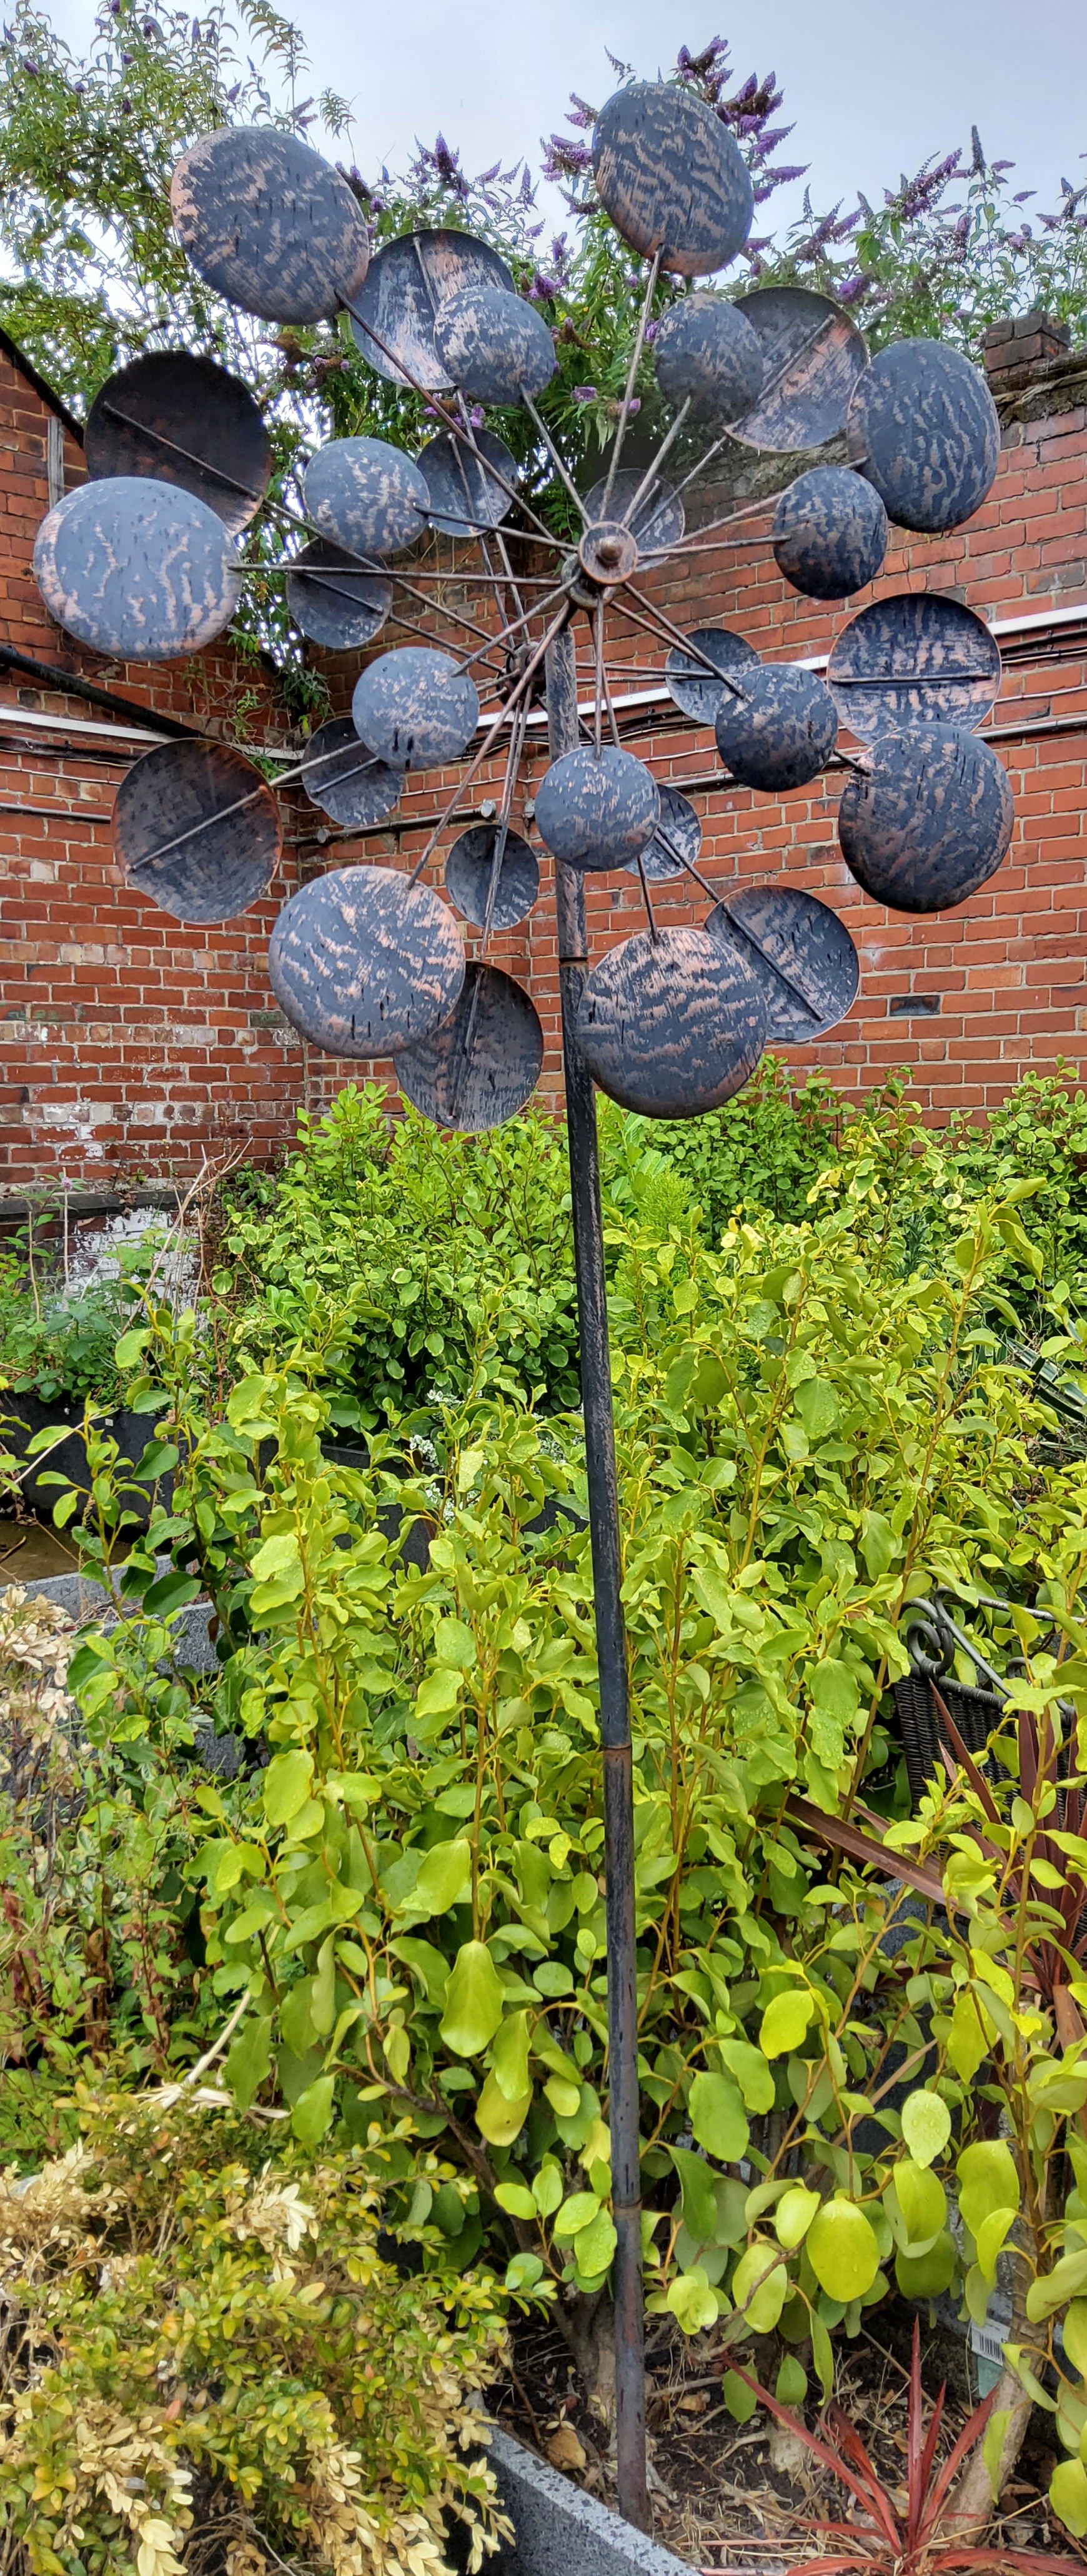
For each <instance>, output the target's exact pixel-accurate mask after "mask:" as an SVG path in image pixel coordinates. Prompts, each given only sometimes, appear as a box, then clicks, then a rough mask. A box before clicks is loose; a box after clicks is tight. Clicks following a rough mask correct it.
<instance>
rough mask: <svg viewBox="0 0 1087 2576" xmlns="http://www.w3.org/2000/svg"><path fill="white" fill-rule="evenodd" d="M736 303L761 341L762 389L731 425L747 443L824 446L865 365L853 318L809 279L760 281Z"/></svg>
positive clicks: (841, 419) (786, 447) (780, 446)
mask: <svg viewBox="0 0 1087 2576" xmlns="http://www.w3.org/2000/svg"><path fill="white" fill-rule="evenodd" d="M737 309H738V311H739V312H741V313H742V314H744V315H745V317H746V319H747V321H748V322H750V324H751V327H752V330H753V331H755V332H757V334H758V337H759V339H760V340H761V342H762V355H763V367H764V375H763V384H762V392H761V394H760V396H759V399H758V401H757V403H756V404H755V406H754V408H753V410H751V411H749V412H748V413H747V414H746V415H745V417H744V419H743V420H737V421H734V422H733V424H732V436H733V438H739V439H741V440H742V441H743V444H744V446H745V447H767V448H772V449H778V450H781V451H788V450H789V449H791V448H801V447H822V446H824V445H825V443H826V441H827V439H828V438H833V437H835V436H836V434H837V432H838V431H839V430H840V429H841V427H842V424H843V422H844V420H845V416H846V410H847V407H848V404H849V399H850V396H851V394H852V391H853V387H854V385H855V384H856V382H857V378H858V376H860V375H861V374H862V372H863V370H864V368H865V367H866V366H867V364H868V351H867V348H866V346H865V343H864V340H863V339H862V337H861V334H860V332H859V331H858V329H857V325H856V323H855V322H851V321H850V318H849V315H848V313H846V312H845V311H844V310H843V307H842V306H841V305H840V304H835V303H834V302H833V300H832V298H831V297H830V296H829V295H814V294H813V293H812V292H811V290H810V289H809V288H808V287H806V286H760V287H756V288H755V290H754V292H753V293H752V294H751V295H741V296H740V298H739V300H738V306H737Z"/></svg>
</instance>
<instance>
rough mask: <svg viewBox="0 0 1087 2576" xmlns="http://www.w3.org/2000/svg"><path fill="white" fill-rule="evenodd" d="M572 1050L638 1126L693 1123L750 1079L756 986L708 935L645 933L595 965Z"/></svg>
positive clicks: (760, 1034)
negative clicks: (634, 1115)
mask: <svg viewBox="0 0 1087 2576" xmlns="http://www.w3.org/2000/svg"><path fill="white" fill-rule="evenodd" d="M577 1042H578V1045H579V1047H580V1048H581V1052H582V1054H583V1056H584V1058H585V1062H586V1064H587V1065H588V1068H589V1071H590V1073H591V1075H592V1077H593V1081H594V1082H595V1083H597V1084H598V1085H599V1088H600V1090H601V1091H606V1092H607V1094H608V1097H609V1099H611V1100H617V1101H618V1102H619V1103H620V1106H621V1107H622V1108H624V1109H633V1110H636V1111H637V1112H638V1114H639V1115H640V1116H641V1117H643V1118H697V1117H700V1116H701V1114H702V1112H703V1111H704V1110H706V1109H719V1108H720V1107H721V1105H722V1102H724V1101H726V1100H731V1098H732V1096H733V1093H734V1092H736V1091H740V1090H742V1088H743V1085H744V1083H745V1082H747V1081H749V1080H750V1077H751V1075H752V1074H753V1072H754V1070H755V1067H756V1065H757V1063H758V1060H759V1057H760V1055H761V1054H762V1050H763V1047H764V1045H765V1043H766V1004H765V1000H764V998H763V993H762V989H761V985H760V982H759V980H758V979H757V978H756V976H755V975H754V974H753V973H752V970H751V968H750V966H749V965H748V964H747V963H746V961H745V959H744V958H743V957H741V956H740V954H739V951H738V949H735V948H730V947H727V946H726V945H725V943H724V941H723V940H720V939H714V938H712V937H711V936H710V934H709V933H708V932H707V931H705V930H662V931H660V932H658V935H657V938H656V939H655V940H654V939H653V938H651V937H650V935H649V933H648V932H647V931H642V932H639V933H638V934H637V935H636V936H635V937H634V938H633V939H626V940H624V941H623V943H622V946H621V947H619V948H613V949H612V950H611V951H610V953H609V954H608V956H606V957H604V958H602V959H601V962H600V964H599V966H594V968H593V971H592V973H591V975H588V976H587V977H586V979H585V983H584V985H583V987H582V994H581V1002H580V1006H579V1009H578V1016H577Z"/></svg>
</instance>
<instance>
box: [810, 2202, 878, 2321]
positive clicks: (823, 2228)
mask: <svg viewBox="0 0 1087 2576" xmlns="http://www.w3.org/2000/svg"><path fill="white" fill-rule="evenodd" d="M805 2242H806V2245H807V2252H808V2260H809V2262H810V2264H811V2267H812V2271H813V2272H814V2274H815V2277H816V2280H817V2281H818V2283H819V2287H820V2289H821V2290H825V2291H826V2292H827V2295H828V2297H829V2298H832V2299H839V2300H841V2301H842V2302H843V2303H844V2304H846V2305H848V2302H849V2301H850V2299H863V2297H864V2294H865V2291H866V2290H870V2289H871V2287H872V2283H873V2281H874V2280H875V2277H876V2274H877V2272H878V2270H879V2245H878V2243H877V2240H876V2234H875V2230H874V2228H872V2227H871V2226H870V2225H869V2222H868V2220H867V2218H866V2217H865V2215H864V2211H863V2209H858V2208H857V2206H856V2203H855V2202H854V2201H851V2200H827V2201H824V2203H823V2207H822V2209H821V2210H820V2211H819V2214H818V2216H817V2217H816V2218H813V2220H812V2223H811V2226H810V2227H809V2229H808V2233H807V2238H806V2240H805Z"/></svg>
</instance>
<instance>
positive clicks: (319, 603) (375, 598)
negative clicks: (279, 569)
mask: <svg viewBox="0 0 1087 2576" xmlns="http://www.w3.org/2000/svg"><path fill="white" fill-rule="evenodd" d="M284 593H285V597H286V602H287V608H288V611H289V613H290V615H291V616H292V617H293V619H294V622H295V625H296V626H297V627H298V628H299V630H300V632H301V633H302V634H303V635H308V637H309V640H310V643H311V644H323V645H324V647H325V650H326V652H329V653H353V652H358V651H359V650H360V649H361V647H362V646H363V645H364V644H372V643H373V640H374V637H375V635H380V633H381V629H382V627H383V626H384V624H385V620H386V618H387V616H388V614H389V610H390V608H391V607H392V604H393V592H392V583H391V582H389V581H385V580H383V579H382V576H381V574H380V573H378V572H364V571H363V570H362V568H361V566H360V565H359V564H358V563H357V562H356V560H355V557H354V556H353V555H351V554H347V553H345V552H344V549H343V547H342V546H337V545H334V544H333V542H332V539H331V537H314V538H312V539H311V541H310V544H309V545H308V546H303V547H302V548H301V550H300V552H299V553H298V554H296V555H292V557H291V560H290V564H289V565H288V568H287V579H286V583H285V585H284Z"/></svg>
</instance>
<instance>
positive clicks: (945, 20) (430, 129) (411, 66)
mask: <svg viewBox="0 0 1087 2576" xmlns="http://www.w3.org/2000/svg"><path fill="white" fill-rule="evenodd" d="M279 4H280V6H281V7H283V8H285V9H286V10H287V11H288V13H289V14H291V15H293V16H294V17H295V18H296V19H297V20H298V21H299V23H300V24H301V26H302V27H303V30H304V32H305V34H306V37H307V40H308V43H309V47H310V52H311V56H312V61H313V67H314V77H315V82H316V85H317V86H318V87H325V86H327V87H329V88H333V89H336V90H338V91H340V92H342V93H343V94H345V95H347V96H348V97H350V98H351V99H352V100H353V103H354V118H355V122H354V129H353V137H352V146H353V152H354V158H355V159H356V161H357V162H358V164H359V167H360V169H362V170H363V172H364V174H365V175H367V176H369V175H371V173H373V172H375V171H376V170H377V168H378V167H379V166H380V164H381V162H382V161H386V162H388V163H389V165H390V167H395V166H396V165H398V164H399V165H401V166H402V165H403V162H404V160H405V158H406V157H407V156H408V154H409V153H410V150H411V146H412V143H413V140H414V138H415V136H416V135H419V136H421V137H422V138H423V139H424V141H427V142H432V141H433V139H434V135H435V132H436V130H437V128H438V127H439V126H440V127H441V128H442V130H443V132H444V133H445V135H446V137H447V139H448V140H449V141H450V142H451V143H453V144H455V145H456V147H457V148H458V149H459V150H460V151H461V152H462V153H463V155H464V159H465V163H466V165H467V166H469V167H472V168H475V169H483V168H486V167H487V165H488V164H489V163H490V162H492V161H494V160H495V159H497V157H498V156H499V154H501V155H503V157H504V158H506V159H507V160H509V161H513V160H515V159H516V158H517V157H518V155H520V154H521V153H527V154H529V155H530V156H533V157H534V156H535V154H536V150H537V143H538V137H539V136H540V134H541V133H545V132H549V131H550V129H551V128H552V127H553V126H555V125H557V124H559V123H560V122H561V119H562V115H563V110H564V108H565V104H566V98H567V93H568V91H569V90H570V89H576V90H578V91H580V93H581V95H582V96H583V97H585V98H588V99H590V100H591V101H592V102H593V103H594V104H597V105H598V104H599V103H600V102H601V100H602V99H603V98H605V97H606V96H607V94H608V90H609V88H611V87H613V86H614V75H612V74H611V73H610V72H609V69H608V65H607V62H606V59H605V53H604V48H605V46H608V47H610V49H611V51H612V53H614V54H617V55H619V56H621V57H623V58H624V59H626V60H628V61H631V62H633V63H634V64H635V65H636V67H637V69H638V70H639V71H640V72H641V73H643V74H645V75H649V76H652V74H653V73H654V72H655V71H656V70H657V69H658V68H660V69H663V70H666V69H667V68H668V67H669V65H670V64H671V63H672V62H673V61H674V60H675V55H676V51H677V48H678V46H679V45H680V44H684V43H686V44H688V45H690V46H691V48H692V50H696V49H697V48H698V47H699V46H701V45H702V44H704V43H705V42H706V40H707V38H708V37H710V36H711V35H714V34H717V33H718V32H720V33H721V34H722V35H725V36H727V37H728V38H729V41H730V44H731V48H732V56H733V61H734V64H735V67H736V70H737V73H738V74H739V75H740V76H741V77H743V76H745V75H746V74H747V73H748V72H749V71H757V72H759V73H760V75H761V74H762V73H764V72H766V71H769V70H774V71H776V72H777V75H778V80H779V83H780V85H781V86H783V88H784V90H785V109H786V112H787V114H788V115H789V116H791V117H792V119H793V120H794V121H795V127H796V131H795V133H794V134H793V135H792V137H791V139H790V141H789V143H788V144H787V145H786V146H785V147H783V150H782V152H781V153H780V154H779V156H778V157H779V158H780V159H784V160H787V161H789V162H790V163H793V162H808V163H810V165H811V173H810V185H811V189H812V194H813V197H814V199H815V201H816V203H817V205H818V206H819V207H820V209H822V208H823V207H824V206H825V205H827V204H829V203H832V202H833V201H834V199H835V198H837V197H840V196H841V197H847V198H849V199H850V200H852V197H853V195H854V193H855V191H856V189H857V188H858V187H860V188H862V189H863V190H864V192H865V194H866V195H872V194H875V193H876V192H878V191H879V190H880V189H881V188H882V187H883V186H884V185H889V184H892V183H893V182H894V180H895V179H896V178H897V176H898V173H899V171H900V170H902V169H907V170H910V171H912V170H913V169H914V168H915V167H916V165H917V164H918V162H919V161H921V160H922V159H923V158H924V156H925V155H926V154H927V153H930V152H939V153H941V154H942V153H944V152H947V151H949V150H951V148H952V147H953V146H954V145H956V144H958V145H966V146H968V143H969V132H970V126H971V124H972V123H976V124H977V126H978V127H979V129H980V132H981V137H982V141H983V143H984V145H985V148H986V151H987V153H988V154H989V156H990V158H997V157H1001V156H1006V157H1008V158H1012V159H1014V160H1015V161H1016V163H1017V178H1016V183H1015V184H1017V185H1019V186H1022V187H1036V188H1038V190H1039V191H1040V196H1039V203H1040V204H1042V205H1044V206H1048V205H1049V204H1050V203H1051V202H1053V200H1054V199H1055V196H1056V191H1057V184H1058V181H1059V180H1060V178H1061V177H1066V178H1069V179H1071V180H1073V181H1074V183H1075V184H1077V185H1078V184H1079V182H1080V181H1081V180H1082V179H1084V178H1087V160H1085V159H1084V158H1083V155H1084V154H1085V153H1087V11H1085V9H1084V5H1083V0H907V5H906V6H905V7H903V6H901V5H898V6H894V7H892V6H890V5H888V0H819V5H816V0H759V5H758V6H757V7H755V6H753V5H751V0H742V5H740V6H736V5H732V6H728V5H725V0H722V5H721V6H720V7H718V6H717V0H694V5H692V0H293V6H292V0H279ZM47 5H48V0H47ZM194 5H196V6H199V0H194ZM51 14H52V15H53V17H54V19H55V22H56V24H57V25H58V26H59V27H60V28H61V29H62V31H63V33H64V34H65V35H67V36H68V37H69V40H70V41H73V42H74V41H77V40H80V39H82V38H84V37H85V34H86V32H87V30H88V29H89V27H90V25H91V22H92V16H93V11H92V8H91V7H90V6H89V5H88V0H53V5H52V9H51ZM340 148H341V150H342V146H341V147H340ZM797 193H798V192H793V191H791V192H790V197H795V196H796V195H797ZM785 203H786V200H785V197H784V192H783V193H782V196H781V197H780V198H775V199H774V200H773V206H774V209H775V210H779V209H780V208H781V207H782V206H783V205H785Z"/></svg>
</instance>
